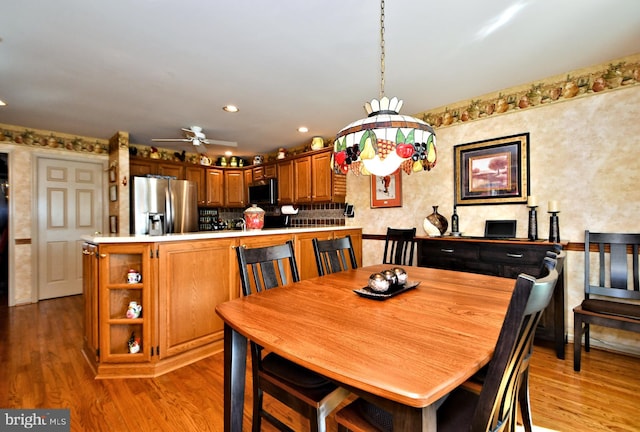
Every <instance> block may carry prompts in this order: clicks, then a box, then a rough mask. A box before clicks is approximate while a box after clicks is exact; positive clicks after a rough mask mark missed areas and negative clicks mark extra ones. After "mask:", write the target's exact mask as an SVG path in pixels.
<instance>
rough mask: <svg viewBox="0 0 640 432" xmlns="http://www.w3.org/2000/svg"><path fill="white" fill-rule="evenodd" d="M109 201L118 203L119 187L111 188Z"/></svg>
mask: <svg viewBox="0 0 640 432" xmlns="http://www.w3.org/2000/svg"><path fill="white" fill-rule="evenodd" d="M109 201H118V185H111V186H109Z"/></svg>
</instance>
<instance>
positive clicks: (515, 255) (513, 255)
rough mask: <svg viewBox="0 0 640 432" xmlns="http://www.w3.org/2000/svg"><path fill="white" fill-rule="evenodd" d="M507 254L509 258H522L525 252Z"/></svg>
mask: <svg viewBox="0 0 640 432" xmlns="http://www.w3.org/2000/svg"><path fill="white" fill-rule="evenodd" d="M507 256H508V257H509V258H522V257H523V256H524V255H523V254H521V253H520V254H514V253H508V254H507Z"/></svg>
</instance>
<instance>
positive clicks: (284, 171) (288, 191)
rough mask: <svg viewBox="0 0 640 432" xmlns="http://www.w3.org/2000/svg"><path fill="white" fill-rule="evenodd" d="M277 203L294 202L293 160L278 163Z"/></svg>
mask: <svg viewBox="0 0 640 432" xmlns="http://www.w3.org/2000/svg"><path fill="white" fill-rule="evenodd" d="M277 178H278V204H279V205H283V204H293V203H294V177H293V160H286V161H282V162H279V163H278V177H277Z"/></svg>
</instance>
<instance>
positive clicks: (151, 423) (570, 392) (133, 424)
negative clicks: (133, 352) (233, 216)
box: [0, 296, 640, 432]
mask: <svg viewBox="0 0 640 432" xmlns="http://www.w3.org/2000/svg"><path fill="white" fill-rule="evenodd" d="M82 322H83V321H82V297H81V296H73V297H65V298H60V299H55V300H46V301H42V302H40V303H38V304H35V305H27V306H17V307H13V308H6V307H0V407H1V408H70V409H71V430H72V431H74V432H75V431H77V432H81V431H92V432H93V431H98V432H100V431H105V432H107V431H108V432H113V431H116V432H117V431H123V432H125V431H136V432H138V431H170V432H173V431H178V430H179V431H193V432H207V431H213V432H222V430H223V425H222V415H223V409H224V402H223V375H222V373H223V366H222V361H223V355H222V354H217V355H214V356H212V357H210V358H207V359H205V360H202V361H199V362H197V363H194V364H192V365H189V366H186V367H184V368H181V369H178V370H176V371H173V372H170V373H168V374H165V375H163V376H160V377H158V378H153V379H108V380H95V379H94V376H93V373H92V371H91V369H90V367H89V366H88V364H87V362H86V360H85V359H84V357H83V356H82V354H81V352H80V349H81V346H82V325H83V324H82ZM571 352H572V346H570V345H569V346H567V353H571ZM638 370H640V359H639V358H636V357H631V356H625V355H620V354H614V353H610V352H606V351H600V350H595V349H594V350H592V351H591V352H590V353H585V354H583V357H582V371H581V372H579V373H576V372H574V371H573V362H572V360H571V356H570V355H568V356H567V360H565V361H562V360H558V359H556V357H555V353H554V350H553V349H552V348H550V347H546V346H537V345H536V346H535V348H534V354H533V358H532V361H531V373H530V379H531V410H532V415H533V421H534V425H535V430H536V431H549V430H551V431H563V432H571V431H580V432H582V431H593V432H601V431H617V432H638V431H640V416H639V415H638V413H637V403H636V401H637V396H636V394H637V393H638V391H640V373H638ZM250 375H251V374H250V373H249V374H248V376H247V390H246V394H247V398H246V401H245V407H244V430H251V377H250ZM265 404H266V405H267V406H268V407H269V408H270V409H271V410H275V411H276V412H277V413H278V415H279V416H281V417H282V418H283V419H285V421H286V423H288V424H289V425H290V426H291V427H292V428H294V429H295V430H299V431H303V430H307V429H308V422H307V421H306V419H304V418H302V417H301V416H300V415H298V414H296V413H294V412H292V411H291V410H288V409H287V408H286V407H285V406H283V405H282V404H280V403H279V402H277V401H274V400H273V399H271V398H270V397H268V396H266V397H265ZM327 423H328V430H329V431H336V429H337V428H336V424H335V422H334V421H333V419H332V418H331V417H330V418H329V419H328V422H327ZM275 430H276V429H275V428H274V427H273V426H272V425H270V424H269V423H268V422H266V421H263V431H266V432H272V431H275Z"/></svg>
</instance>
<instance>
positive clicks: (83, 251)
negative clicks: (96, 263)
mask: <svg viewBox="0 0 640 432" xmlns="http://www.w3.org/2000/svg"><path fill="white" fill-rule="evenodd" d="M82 255H91V252H89V251H88V250H86V249H82Z"/></svg>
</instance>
